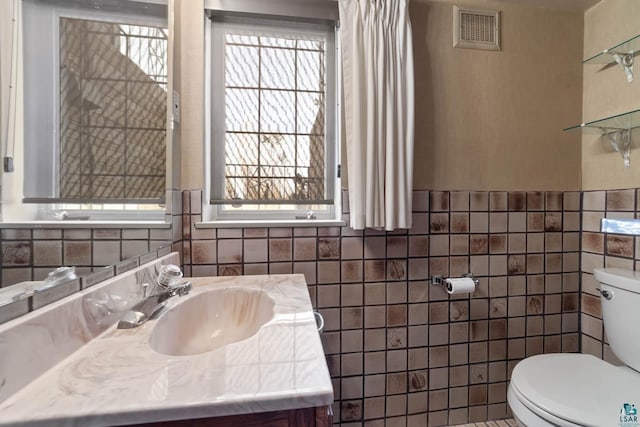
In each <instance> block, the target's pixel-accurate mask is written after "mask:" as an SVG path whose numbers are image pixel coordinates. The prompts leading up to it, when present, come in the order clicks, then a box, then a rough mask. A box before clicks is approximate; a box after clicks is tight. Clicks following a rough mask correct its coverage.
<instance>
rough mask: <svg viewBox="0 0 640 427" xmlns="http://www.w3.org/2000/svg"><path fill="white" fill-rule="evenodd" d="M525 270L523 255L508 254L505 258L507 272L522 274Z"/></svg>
mask: <svg viewBox="0 0 640 427" xmlns="http://www.w3.org/2000/svg"><path fill="white" fill-rule="evenodd" d="M525 272H526V261H525V256H524V255H509V256H508V260H507V273H508V274H524V273H525Z"/></svg>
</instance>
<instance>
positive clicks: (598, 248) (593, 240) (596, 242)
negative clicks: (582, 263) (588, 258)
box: [582, 231, 604, 254]
mask: <svg viewBox="0 0 640 427" xmlns="http://www.w3.org/2000/svg"><path fill="white" fill-rule="evenodd" d="M582 249H583V250H585V251H587V252H595V253H599V254H602V253H604V234H603V233H590V232H587V231H584V232H582Z"/></svg>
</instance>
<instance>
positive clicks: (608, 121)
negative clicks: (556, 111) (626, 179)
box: [564, 110, 640, 168]
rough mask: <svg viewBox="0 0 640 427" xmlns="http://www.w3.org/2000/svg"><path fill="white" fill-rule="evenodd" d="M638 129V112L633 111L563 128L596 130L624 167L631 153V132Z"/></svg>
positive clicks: (639, 118)
mask: <svg viewBox="0 0 640 427" xmlns="http://www.w3.org/2000/svg"><path fill="white" fill-rule="evenodd" d="M637 127H640V110H633V111H629V112H626V113H622V114H616V115H615V116H611V117H606V118H604V119H599V120H594V121H592V122H586V123H582V124H579V125H576V126H571V127H568V128H565V129H564V130H574V129H584V130H590V129H598V130H599V131H600V134H601V135H602V136H605V137H606V138H607V139H608V140H609V143H610V144H611V146H612V147H613V149H614V150H616V151H617V152H618V153H620V155H621V156H622V158H623V160H624V167H625V168H628V167H629V165H630V153H631V130H632V129H635V128H637Z"/></svg>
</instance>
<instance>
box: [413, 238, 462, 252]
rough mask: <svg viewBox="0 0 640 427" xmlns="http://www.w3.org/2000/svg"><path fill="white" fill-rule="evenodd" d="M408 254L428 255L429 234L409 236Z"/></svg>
mask: <svg viewBox="0 0 640 427" xmlns="http://www.w3.org/2000/svg"><path fill="white" fill-rule="evenodd" d="M452 237H453V236H452ZM409 256H412V257H426V256H429V236H409Z"/></svg>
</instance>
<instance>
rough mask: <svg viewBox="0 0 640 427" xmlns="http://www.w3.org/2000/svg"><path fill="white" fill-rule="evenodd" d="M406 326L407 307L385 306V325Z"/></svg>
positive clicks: (402, 305) (400, 305)
mask: <svg viewBox="0 0 640 427" xmlns="http://www.w3.org/2000/svg"><path fill="white" fill-rule="evenodd" d="M406 324H407V306H406V305H405V304H398V305H389V306H387V325H388V326H404V325H406Z"/></svg>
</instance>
